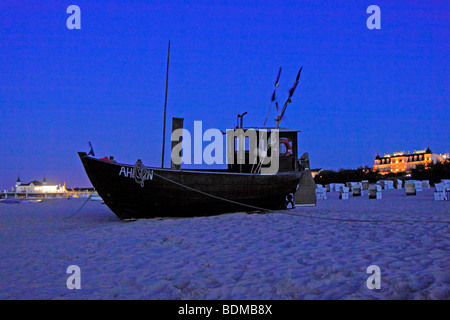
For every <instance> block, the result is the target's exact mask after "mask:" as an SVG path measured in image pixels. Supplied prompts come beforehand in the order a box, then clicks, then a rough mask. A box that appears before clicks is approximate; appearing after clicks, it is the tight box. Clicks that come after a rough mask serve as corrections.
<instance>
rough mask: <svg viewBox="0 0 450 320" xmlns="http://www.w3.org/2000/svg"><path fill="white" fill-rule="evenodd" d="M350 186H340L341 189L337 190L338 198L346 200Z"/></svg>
mask: <svg viewBox="0 0 450 320" xmlns="http://www.w3.org/2000/svg"><path fill="white" fill-rule="evenodd" d="M349 190H350V188H348V187H341V190H340V191H339V199H343V200H348V191H349Z"/></svg>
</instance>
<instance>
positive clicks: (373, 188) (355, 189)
mask: <svg viewBox="0 0 450 320" xmlns="http://www.w3.org/2000/svg"><path fill="white" fill-rule="evenodd" d="M365 182H366V181H362V182H348V183H346V184H343V183H333V184H329V185H326V186H322V185H317V189H316V198H317V200H323V199H327V192H331V191H337V192H339V199H348V197H349V193H350V192H351V193H352V196H353V197H359V196H363V195H364V190H368V195H369V199H381V198H382V194H381V190H382V189H394V184H393V181H391V180H384V181H378V182H377V184H376V185H369V184H368V183H367V185H365ZM396 185H397V186H400V187H397V189H400V188H401V186H402V181H401V180H398V182H397V184H396ZM404 187H405V195H406V196H415V195H416V194H417V192H420V191H423V189H429V188H430V183H429V181H427V180H425V181H417V180H408V181H405V186H404ZM434 199H435V200H450V179H443V180H442V182H441V183H437V184H435V192H434Z"/></svg>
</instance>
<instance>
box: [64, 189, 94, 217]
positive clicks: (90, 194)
mask: <svg viewBox="0 0 450 320" xmlns="http://www.w3.org/2000/svg"><path fill="white" fill-rule="evenodd" d="M94 192H95V191H92V192H90V193H88V197H87V199H86V201H85V202H84V203H83V205H82V206H81V207H80V208H78V210H77V211H75V212H74V213H73V214H71V215H70V216H68V217H66V219H68V218H71V217H73V216H74V215H76V214H77V213H78V212H80V211H81V209H83V207H84V206H85V205H86V203H88V201H89V200H90V199H91V197H92V195H93V194H94Z"/></svg>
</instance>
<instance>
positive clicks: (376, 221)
mask: <svg viewBox="0 0 450 320" xmlns="http://www.w3.org/2000/svg"><path fill="white" fill-rule="evenodd" d="M153 174H154V175H155V176H157V177H160V178H161V179H164V180H166V181H169V182H171V183H174V184H176V185H179V186H181V187H183V188H186V189H188V190H191V191H195V192H198V193H200V194H203V195H205V196H209V197H212V198H215V199H219V200H222V201H227V202H230V203H234V204H237V205H240V206H244V207H248V208H252V209H256V210H259V211H266V212H278V213H280V214H286V215H290V216H297V217H303V218H310V219H319V220H330V221H340V222H361V223H450V221H446V220H370V219H341V218H331V217H318V216H312V215H305V214H297V213H292V212H287V211H285V210H277V211H274V210H270V209H266V208H260V207H255V206H252V205H248V204H245V203H241V202H237V201H233V200H229V199H225V198H222V197H219V196H216V195H213V194H209V193H206V192H203V191H201V190H198V189H195V188H192V187H189V186H187V185H184V184H182V183H179V182H176V181H173V180H172V179H169V178H166V177H163V176H161V175H159V174H157V173H155V172H153Z"/></svg>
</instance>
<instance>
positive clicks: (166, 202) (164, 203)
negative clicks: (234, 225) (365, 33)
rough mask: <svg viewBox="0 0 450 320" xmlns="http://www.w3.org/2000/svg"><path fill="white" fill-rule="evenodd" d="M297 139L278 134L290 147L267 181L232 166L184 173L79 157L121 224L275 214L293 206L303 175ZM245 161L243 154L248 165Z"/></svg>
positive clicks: (248, 165)
mask: <svg viewBox="0 0 450 320" xmlns="http://www.w3.org/2000/svg"><path fill="white" fill-rule="evenodd" d="M246 130H248V129H246ZM297 133H298V132H297V131H292V130H285V129H282V130H280V136H281V138H280V139H279V140H280V141H282V143H283V141H286V140H287V141H289V143H292V144H291V146H292V147H291V148H290V149H288V148H282V149H283V150H286V152H285V153H283V154H281V155H280V157H279V169H278V173H276V174H269V175H267V174H261V173H260V172H256V171H255V170H253V171H252V168H254V167H255V166H254V165H252V164H251V163H244V164H238V163H235V164H232V165H228V168H227V169H214V170H209V169H188V170H185V169H169V168H158V167H150V166H145V165H143V164H142V162H141V161H140V160H138V161H136V163H135V164H134V165H133V164H125V163H119V162H115V161H108V160H106V159H104V158H103V159H98V158H95V157H93V156H92V155H89V154H88V153H86V152H79V153H78V154H79V157H80V159H81V162H82V163H83V166H84V169H85V170H86V173H87V175H88V177H89V179H90V181H91V183H92V185H93V186H94V188H95V189H96V191H97V192H98V194H99V196H100V197H101V198H102V199H103V201H104V203H105V204H106V205H107V206H108V207H109V208H110V209H111V210H112V211H113V212H114V213H115V214H116V215H117V216H118V217H119V218H120V219H124V220H126V219H141V218H155V217H192V216H202V215H215V214H220V213H227V212H237V211H263V210H276V209H285V208H286V207H287V206H288V205H289V203H290V202H291V203H292V197H293V194H294V193H295V192H296V190H297V186H298V184H299V181H300V178H301V177H302V174H303V173H304V170H302V167H301V164H300V163H299V162H298V160H297ZM284 139H285V140H284ZM284 143H285V142H284ZM248 155H249V151H246V158H247V159H248ZM237 156H238V151H236V157H237Z"/></svg>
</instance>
